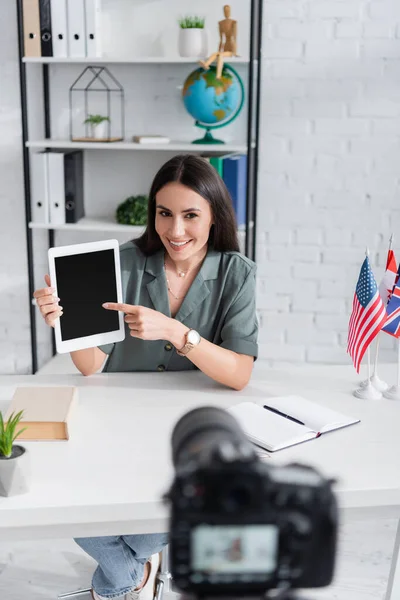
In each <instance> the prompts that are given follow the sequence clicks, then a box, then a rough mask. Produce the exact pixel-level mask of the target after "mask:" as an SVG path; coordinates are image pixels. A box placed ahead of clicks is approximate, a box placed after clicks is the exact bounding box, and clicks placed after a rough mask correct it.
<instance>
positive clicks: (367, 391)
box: [353, 346, 382, 400]
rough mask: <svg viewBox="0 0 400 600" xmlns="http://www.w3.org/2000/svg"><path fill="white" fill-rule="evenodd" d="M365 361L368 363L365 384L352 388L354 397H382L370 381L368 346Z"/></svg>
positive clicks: (378, 398)
mask: <svg viewBox="0 0 400 600" xmlns="http://www.w3.org/2000/svg"><path fill="white" fill-rule="evenodd" d="M367 363H368V377H367V379H366V383H365V386H362V387H359V388H357V389H356V390H354V392H353V395H354V396H356V398H361V399H362V400H380V399H381V398H382V393H381V392H380V391H379V390H377V389H376V388H375V387H374V386H373V385H372V383H371V379H372V377H371V356H370V351H369V346H368V348H367Z"/></svg>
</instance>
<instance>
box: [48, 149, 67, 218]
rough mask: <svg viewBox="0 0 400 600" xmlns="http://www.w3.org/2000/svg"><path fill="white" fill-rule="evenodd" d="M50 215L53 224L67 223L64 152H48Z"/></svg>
mask: <svg viewBox="0 0 400 600" xmlns="http://www.w3.org/2000/svg"><path fill="white" fill-rule="evenodd" d="M47 161H48V171H47V173H48V186H49V188H48V189H49V213H50V214H49V217H50V223H51V224H52V225H63V224H64V223H65V182H64V154H63V153H62V152H48V153H47Z"/></svg>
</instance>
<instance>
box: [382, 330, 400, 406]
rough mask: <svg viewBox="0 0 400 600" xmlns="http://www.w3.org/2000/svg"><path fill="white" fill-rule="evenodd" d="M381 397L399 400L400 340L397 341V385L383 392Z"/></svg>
mask: <svg viewBox="0 0 400 600" xmlns="http://www.w3.org/2000/svg"><path fill="white" fill-rule="evenodd" d="M383 395H384V396H385V398H388V399H389V400H400V339H398V340H397V384H396V385H392V387H391V388H389V389H388V390H387V391H386V392H383Z"/></svg>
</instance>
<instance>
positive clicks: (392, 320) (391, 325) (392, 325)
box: [382, 280, 400, 338]
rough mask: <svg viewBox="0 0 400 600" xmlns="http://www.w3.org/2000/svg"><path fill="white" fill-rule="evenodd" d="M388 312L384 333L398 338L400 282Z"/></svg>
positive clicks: (399, 329)
mask: <svg viewBox="0 0 400 600" xmlns="http://www.w3.org/2000/svg"><path fill="white" fill-rule="evenodd" d="M397 281H398V280H397ZM386 312H387V315H388V316H387V319H386V323H385V325H384V327H382V331H386V333H390V335H393V336H394V337H396V338H398V337H400V288H399V283H398V282H397V283H396V285H395V286H394V288H393V292H392V295H391V297H390V300H389V304H388V305H387V307H386Z"/></svg>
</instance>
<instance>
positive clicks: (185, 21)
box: [178, 16, 205, 29]
mask: <svg viewBox="0 0 400 600" xmlns="http://www.w3.org/2000/svg"><path fill="white" fill-rule="evenodd" d="M178 23H179V27H180V28H181V29H204V23H205V19H204V18H202V17H197V16H194V17H182V18H181V19H179V20H178Z"/></svg>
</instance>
